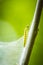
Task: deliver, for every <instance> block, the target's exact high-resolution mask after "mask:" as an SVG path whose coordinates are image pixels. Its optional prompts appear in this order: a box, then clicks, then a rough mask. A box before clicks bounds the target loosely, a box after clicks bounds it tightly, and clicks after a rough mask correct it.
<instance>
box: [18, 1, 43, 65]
mask: <svg viewBox="0 0 43 65" xmlns="http://www.w3.org/2000/svg"><path fill="white" fill-rule="evenodd" d="M42 1H43V0H37V4H36V9H35V14H34V17H33V21H32V24H31V27H30V30H29V33H28V38H27V42H26V47H25V48H24V50H23V54H22V56H21V59H20V63H19V65H28V62H29V59H30V55H31V51H32V48H33V44H34V41H35V38H36V35H37V31H38V25H39V20H40V16H41V11H42Z"/></svg>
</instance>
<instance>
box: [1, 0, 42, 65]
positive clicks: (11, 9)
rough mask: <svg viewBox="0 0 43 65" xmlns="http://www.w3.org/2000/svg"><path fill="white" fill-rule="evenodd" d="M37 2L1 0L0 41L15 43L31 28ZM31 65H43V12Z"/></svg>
mask: <svg viewBox="0 0 43 65" xmlns="http://www.w3.org/2000/svg"><path fill="white" fill-rule="evenodd" d="M36 1H37V0H0V41H7V42H8V41H15V40H17V39H18V38H20V37H21V36H23V34H24V28H25V26H26V25H27V24H28V25H29V26H30V24H31V21H32V19H33V15H34V11H35V6H36ZM29 65H43V11H42V13H41V19H40V24H39V32H38V35H37V37H36V40H35V44H34V47H33V50H32V54H31V58H30V62H29Z"/></svg>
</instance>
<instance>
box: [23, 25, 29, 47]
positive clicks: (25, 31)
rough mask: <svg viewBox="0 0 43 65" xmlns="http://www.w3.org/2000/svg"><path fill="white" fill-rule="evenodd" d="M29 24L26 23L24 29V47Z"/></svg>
mask: <svg viewBox="0 0 43 65" xmlns="http://www.w3.org/2000/svg"><path fill="white" fill-rule="evenodd" d="M28 31H29V26H28V25H27V26H26V27H25V29H24V47H25V45H26V41H27V36H28Z"/></svg>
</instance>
